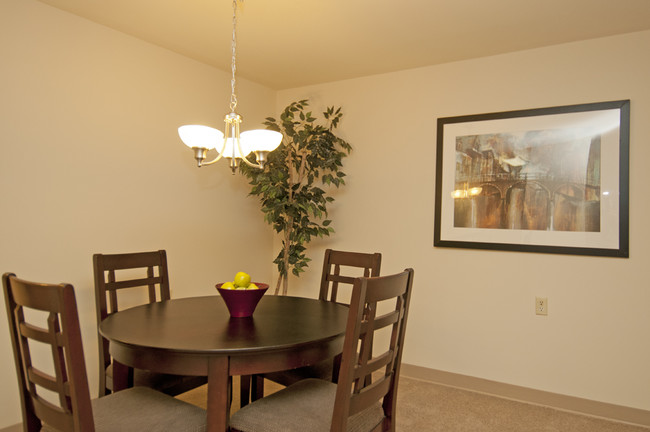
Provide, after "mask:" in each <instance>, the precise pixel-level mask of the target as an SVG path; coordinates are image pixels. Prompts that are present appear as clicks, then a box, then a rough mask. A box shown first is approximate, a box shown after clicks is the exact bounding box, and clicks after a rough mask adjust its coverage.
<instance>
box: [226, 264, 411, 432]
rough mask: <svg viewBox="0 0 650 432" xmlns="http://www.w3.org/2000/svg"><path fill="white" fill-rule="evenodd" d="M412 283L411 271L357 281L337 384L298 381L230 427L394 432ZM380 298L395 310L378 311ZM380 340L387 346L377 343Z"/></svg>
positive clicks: (240, 414)
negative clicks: (379, 334)
mask: <svg viewBox="0 0 650 432" xmlns="http://www.w3.org/2000/svg"><path fill="white" fill-rule="evenodd" d="M412 284H413V270H412V269H407V270H405V271H404V272H402V273H398V274H395V275H390V276H384V277H376V278H357V279H355V282H354V288H353V291H352V298H351V302H350V313H349V317H348V322H347V327H346V333H345V342H344V347H343V353H342V358H341V368H340V373H339V377H338V382H337V383H336V384H334V383H331V382H329V381H327V380H318V379H306V380H302V381H299V382H298V383H296V384H293V385H291V386H289V387H287V388H285V389H282V390H280V391H278V392H276V393H274V394H272V395H270V396H267V397H265V398H262V399H260V400H257V401H255V402H253V403H251V404H250V405H248V406H246V407H244V408H242V409H241V410H239V411H237V412H236V413H235V414H233V416H232V417H231V419H230V426H231V429H232V430H235V431H241V432H303V431H309V432H328V431H329V432H343V431H346V432H379V431H395V420H394V419H395V411H396V408H397V387H398V381H399V371H400V365H401V359H402V350H403V347H404V336H405V331H406V320H407V317H408V310H409V303H410V298H411V289H412ZM380 302H381V303H382V305H381V308H380V309H381V312H384V311H386V310H387V309H390V310H389V311H388V312H386V313H383V314H382V315H378V313H380V312H378V310H377V304H378V303H380ZM389 305H390V306H389ZM383 328H387V329H389V330H390V335H389V336H390V337H387V338H382V339H381V340H379V339H376V338H374V339H373V334H374V332H375V331H377V330H380V329H383ZM386 336H388V335H386ZM373 341H374V342H373ZM371 342H373V348H374V349H371ZM378 342H382V345H381V346H378V345H379V343H378ZM369 374H372V376H373V380H372V383H371V382H370V380H367V379H366V377H367V376H368V375H369Z"/></svg>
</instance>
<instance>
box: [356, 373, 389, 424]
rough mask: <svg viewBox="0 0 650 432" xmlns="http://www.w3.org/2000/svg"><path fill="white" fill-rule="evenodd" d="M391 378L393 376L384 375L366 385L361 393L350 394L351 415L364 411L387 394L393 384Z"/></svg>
mask: <svg viewBox="0 0 650 432" xmlns="http://www.w3.org/2000/svg"><path fill="white" fill-rule="evenodd" d="M391 378H392V377H390V376H388V377H382V378H381V379H379V380H376V381H375V382H373V383H372V384H370V385H369V386H368V387H365V388H364V389H363V390H362V391H361V392H360V393H356V394H352V395H351V396H350V414H349V415H354V414H356V413H358V412H361V411H363V410H364V409H366V408H368V407H369V406H370V405H372V404H373V403H377V401H379V400H381V398H383V397H384V396H386V394H387V393H388V390H389V389H390V386H391V381H392V380H391Z"/></svg>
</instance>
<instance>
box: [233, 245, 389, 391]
mask: <svg viewBox="0 0 650 432" xmlns="http://www.w3.org/2000/svg"><path fill="white" fill-rule="evenodd" d="M380 270H381V254H380V253H378V252H375V253H362V252H349V251H340V250H333V249H327V250H325V256H324V259H323V271H322V274H321V282H320V291H319V294H318V298H319V299H320V300H325V301H331V302H338V303H343V302H342V301H341V297H346V301H347V300H349V296H350V291H351V288H352V284H353V283H354V278H355V277H357V276H364V277H376V276H379V273H380ZM355 272H356V274H355ZM339 287H340V288H344V287H349V288H350V289H349V290H348V292H346V293H341V292H340V290H339ZM339 362H340V356H337V357H335V358H334V359H328V360H324V361H322V362H319V363H317V364H315V365H309V366H303V367H301V368H297V369H291V370H286V371H279V372H272V373H267V374H264V375H254V376H253V381H252V388H251V397H252V400H257V399H260V398H261V397H263V395H264V379H268V380H269V381H273V382H275V383H278V384H281V385H284V386H288V385H291V384H294V383H296V382H298V381H300V380H303V379H305V378H320V379H329V380H331V381H333V382H334V381H336V373H337V370H338V365H339ZM241 382H242V383H244V388H242V401H243V399H245V398H246V395H247V393H246V390H247V389H246V387H245V386H246V377H244V378H242V381H241Z"/></svg>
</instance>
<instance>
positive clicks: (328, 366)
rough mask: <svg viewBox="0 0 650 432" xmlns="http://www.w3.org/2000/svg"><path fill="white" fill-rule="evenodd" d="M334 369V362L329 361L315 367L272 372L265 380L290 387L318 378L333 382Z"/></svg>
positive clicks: (265, 376) (265, 375)
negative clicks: (299, 382)
mask: <svg viewBox="0 0 650 432" xmlns="http://www.w3.org/2000/svg"><path fill="white" fill-rule="evenodd" d="M333 369H334V360H333V359H328V360H325V361H322V362H320V363H316V364H315V365H309V366H303V367H301V368H297V369H289V370H286V371H280V372H271V373H266V374H264V378H266V379H268V380H270V381H273V382H276V383H278V384H282V385H283V386H290V385H291V384H295V383H297V382H298V381H300V380H303V379H305V378H318V379H322V380H326V381H331V380H332V371H333Z"/></svg>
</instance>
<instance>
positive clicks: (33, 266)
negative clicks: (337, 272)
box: [0, 0, 650, 428]
mask: <svg viewBox="0 0 650 432" xmlns="http://www.w3.org/2000/svg"><path fill="white" fill-rule="evenodd" d="M649 48H650V32H643V33H637V34H630V35H626V36H620V37H612V38H606V39H600V40H593V41H586V42H580V43H575V44H568V45H562V46H556V47H551V48H545V49H538V50H532V51H525V52H520V53H514V54H508V55H503V56H496V57H489V58H483V59H477V60H472V61H466V62H459V63H452V64H447V65H442V66H435V67H428V68H422V69H416V70H410V71H404V72H399V73H394V74H387V75H380V76H371V77H366V78H363V79H357V80H350V81H343V82H337V83H331V84H327V85H320V86H314V87H308V88H300V89H293V90H287V91H282V92H280V93H279V94H277V95H276V94H275V93H274V92H272V91H270V90H269V89H267V88H264V87H261V86H258V85H255V84H253V83H248V82H245V81H243V80H239V82H240V86H239V92H238V93H239V100H240V106H241V108H242V109H241V113H242V115H244V120H245V125H246V128H251V127H254V126H255V124H256V123H259V122H260V121H261V120H262V119H263V117H264V116H266V115H268V114H269V113H270V112H272V111H274V110H275V108H276V107H277V108H280V107H284V106H285V105H286V104H287V103H288V102H290V101H292V100H295V99H298V98H302V97H310V98H312V101H313V105H314V112H318V111H319V108H322V107H323V106H325V105H332V104H334V105H341V106H342V107H343V109H344V112H345V117H344V120H343V123H342V126H341V134H342V135H343V136H344V137H345V138H347V139H348V140H349V141H350V143H351V144H352V145H353V146H354V152H353V154H352V156H350V157H349V159H348V160H347V161H346V165H345V171H346V172H347V173H348V175H349V176H348V178H347V179H348V180H347V181H348V185H347V186H346V187H345V188H344V189H342V190H341V191H338V192H337V193H336V197H337V201H336V202H335V203H334V205H333V207H332V212H331V215H330V216H332V218H333V219H334V227H335V229H336V230H337V233H336V234H335V236H334V237H332V238H331V239H326V240H322V241H317V242H315V243H314V244H313V247H312V248H311V249H310V256H311V257H312V258H313V260H314V261H313V263H312V267H311V271H309V272H308V273H307V274H306V275H305V276H304V277H302V278H301V279H300V280H298V281H296V280H293V281H292V288H291V293H292V294H296V295H298V294H300V295H307V296H316V283H315V282H316V281H317V279H318V277H319V274H320V262H321V259H322V253H323V250H324V248H326V247H335V248H341V249H355V250H367V251H381V252H382V253H383V256H384V261H383V272H384V273H388V272H396V271H399V270H401V269H403V268H404V267H406V266H412V267H414V268H415V269H416V285H415V289H416V291H415V295H414V299H413V306H412V315H411V319H410V323H409V331H408V341H407V346H406V352H405V357H404V361H405V362H407V363H411V364H415V365H419V366H424V367H428V368H433V369H440V370H444V371H449V372H454V373H459V374H466V375H471V376H476V377H480V378H485V379H490V380H496V381H500V382H504V383H510V384H516V385H520V386H526V387H532V388H535V389H540V390H546V391H550V392H556V393H562V394H566V395H571V396H578V397H583V398H587V399H594V400H598V401H602V402H608V403H613V404H621V405H625V406H629V407H635V408H641V409H645V410H650V392H648V391H647V389H648V388H650V370H649V369H648V367H647V365H648V364H650V346H649V344H647V343H645V340H646V337H645V336H646V332H647V329H648V328H650V314H648V313H647V311H646V307H647V305H648V304H650V293H649V292H648V291H649V290H648V286H647V282H646V280H647V278H646V277H645V272H644V270H645V268H646V267H647V262H648V259H649V258H650V256H649V255H650V252H648V251H647V250H646V249H647V248H645V247H644V246H645V243H647V242H648V240H650V239H649V237H650V232H649V230H648V227H647V224H645V223H644V219H643V217H644V215H645V214H647V213H648V212H649V211H650V208H649V204H648V203H647V200H645V195H647V194H646V193H645V192H644V188H645V184H646V183H648V181H650V176H649V175H648V174H647V171H646V170H645V161H646V160H649V159H650V154H649V152H650V150H649V149H648V146H646V145H645V144H646V141H647V137H648V136H650V125H649V124H648V122H647V121H646V119H647V118H648V117H649V116H650V85H648V82H647V77H648V76H650V59H649V57H648V55H647V52H648V49H649ZM0 59H1V62H0V96H1V98H2V99H1V100H2V103H0V126H1V127H0V130H1V131H2V132H1V134H0V137H1V138H0V198H1V199H2V202H3V204H2V213H1V215H0V239H1V240H0V272H5V271H14V272H16V273H18V274H19V276H23V277H25V278H31V279H36V280H44V281H66V282H71V283H73V284H74V285H75V287H76V289H77V300H78V303H79V306H80V310H81V318H82V326H83V336H84V343H85V347H86V362H87V366H88V372H89V380H90V384H91V391H92V392H93V393H95V391H96V390H95V388H96V374H97V372H96V353H95V351H96V345H95V344H96V335H95V328H96V327H95V316H94V294H93V291H92V269H91V256H92V254H93V253H95V252H120V251H125V250H148V249H158V248H165V249H167V251H168V254H169V260H170V266H171V279H172V286H173V288H172V289H173V293H172V295H173V296H174V297H185V296H193V295H209V294H211V293H212V284H213V283H214V282H216V281H220V280H223V279H224V278H227V277H229V275H230V274H231V273H232V272H233V271H235V270H238V269H239V268H240V267H241V266H242V263H246V265H247V266H248V269H249V270H250V272H251V273H254V274H257V275H260V278H261V279H269V280H274V277H273V276H272V270H271V266H270V265H269V264H268V263H269V262H270V261H271V259H272V257H273V256H274V255H275V253H276V252H275V249H274V250H271V247H272V246H271V243H272V238H271V234H270V230H269V229H268V227H267V226H266V225H264V224H263V222H262V218H261V215H260V213H259V209H258V206H257V204H256V203H255V202H254V201H253V200H252V199H250V198H247V197H246V194H247V192H248V189H247V188H246V186H245V183H244V182H243V181H242V179H240V178H239V177H232V176H230V175H229V171H228V170H227V167H226V166H225V165H220V166H215V167H210V168H208V167H206V168H203V169H201V170H197V169H196V168H195V167H194V163H193V160H192V158H191V154H190V152H189V150H187V149H186V148H184V146H182V144H181V143H180V140H179V139H178V138H177V136H176V127H177V126H178V125H181V124H186V123H189V122H196V123H201V124H209V125H212V126H215V127H221V124H220V123H221V117H222V116H223V114H225V111H224V110H225V109H226V107H227V102H228V93H229V86H228V84H229V81H228V74H227V73H225V72H220V71H216V70H215V69H213V68H210V67H207V66H205V65H202V64H200V63H197V62H194V61H191V60H188V59H186V58H183V57H181V56H178V55H176V54H173V53H170V52H168V51H165V50H163V49H159V48H157V47H155V46H152V45H148V44H146V43H143V42H141V41H138V40H136V39H133V38H130V37H127V36H124V35H122V34H120V33H117V32H114V31H111V30H109V29H106V28H104V27H101V26H98V25H96V24H94V23H91V22H89V21H85V20H82V19H79V18H76V17H74V16H71V15H68V14H66V13H63V12H60V11H58V10H56V9H52V8H50V7H48V6H45V5H43V4H41V3H38V2H35V1H33V0H4V1H3V2H0ZM276 96H277V105H276ZM627 98H629V99H631V101H632V119H631V144H630V145H631V154H632V160H631V163H630V172H631V177H630V180H631V182H630V183H631V187H630V189H631V194H630V197H631V199H630V201H631V205H630V210H631V216H630V231H631V236H630V237H631V242H630V256H631V258H629V259H613V258H596V257H581V256H563V255H544V254H524V253H507V252H488V251H472V250H460V249H440V248H433V206H434V188H435V182H434V177H435V134H436V118H438V117H443V116H454V115H464V114H472V113H483V112H493V111H501V110H512V109H523V108H534V107H545V106H555V105H564V104H575V103H585V102H596V101H604V100H615V99H627ZM395 144H396V145H397V146H398V147H397V149H394V148H393V146H394V145H395ZM224 227H226V228H225V229H224ZM229 227H235V229H236V228H241V227H245V228H246V230H245V232H244V233H242V234H237V233H236V232H234V229H231V228H229ZM253 245H254V246H253ZM273 246H274V248H277V247H278V245H277V244H275V245H273ZM535 296H547V297H548V299H549V315H548V317H545V318H543V317H539V316H535V315H534V312H533V300H534V297H535ZM0 327H2V328H0V346H2V347H4V349H3V350H2V352H0V366H2V367H1V370H2V371H3V372H2V376H1V377H2V380H3V382H4V383H5V386H4V389H5V390H4V391H3V392H2V393H1V394H0V407H1V408H0V419H1V420H0V428H1V427H4V426H7V425H11V424H14V423H16V422H18V421H20V418H19V411H18V406H19V405H18V399H17V394H16V391H15V390H14V389H15V373H14V369H13V359H12V357H11V351H10V349H9V346H10V342H9V339H8V334H7V330H6V324H5V322H4V318H3V319H0Z"/></svg>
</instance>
